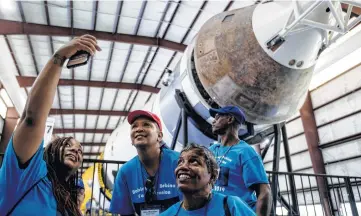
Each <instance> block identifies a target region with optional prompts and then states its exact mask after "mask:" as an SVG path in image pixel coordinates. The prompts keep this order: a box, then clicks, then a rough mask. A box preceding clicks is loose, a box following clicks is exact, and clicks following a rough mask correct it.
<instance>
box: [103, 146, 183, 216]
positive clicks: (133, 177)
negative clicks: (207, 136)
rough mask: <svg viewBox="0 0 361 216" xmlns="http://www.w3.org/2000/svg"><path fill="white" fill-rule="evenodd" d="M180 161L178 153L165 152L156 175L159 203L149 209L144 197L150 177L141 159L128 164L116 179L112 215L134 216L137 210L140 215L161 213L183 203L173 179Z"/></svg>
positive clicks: (132, 160)
mask: <svg viewBox="0 0 361 216" xmlns="http://www.w3.org/2000/svg"><path fill="white" fill-rule="evenodd" d="M178 158H179V153H178V152H175V151H173V150H170V149H167V148H162V155H161V160H160V166H159V169H158V172H157V174H156V175H155V186H154V188H155V191H156V194H157V196H156V201H153V202H152V203H151V205H147V206H146V204H145V198H144V196H145V193H146V188H145V181H146V179H147V178H148V177H149V175H148V173H147V172H146V170H145V168H144V167H143V165H142V164H141V162H140V160H139V157H138V156H136V157H134V158H133V159H131V160H130V161H128V162H127V163H125V164H124V165H123V166H122V167H121V168H120V171H119V172H118V174H117V177H116V179H115V184H114V190H113V195H112V200H111V204H110V212H112V213H118V214H121V215H123V214H124V215H128V214H134V210H135V211H136V212H137V213H138V214H139V215H140V212H141V209H145V208H148V209H149V208H155V209H158V210H160V212H161V211H164V210H166V209H167V208H169V207H170V206H171V205H173V204H174V203H177V202H178V201H179V200H180V199H181V194H180V192H179V190H178V188H177V185H176V178H175V175H174V170H175V168H176V167H177V162H178Z"/></svg>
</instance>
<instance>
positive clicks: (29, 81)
mask: <svg viewBox="0 0 361 216" xmlns="http://www.w3.org/2000/svg"><path fill="white" fill-rule="evenodd" d="M16 79H17V80H18V83H19V85H20V87H30V86H32V85H33V83H34V81H35V79H36V77H27V76H17V77H16ZM62 85H65V86H86V87H99V88H115V89H130V90H139V91H145V92H150V93H158V92H159V91H160V88H156V87H153V86H148V85H141V84H136V83H122V82H107V81H88V80H72V79H60V80H59V83H58V86H62Z"/></svg>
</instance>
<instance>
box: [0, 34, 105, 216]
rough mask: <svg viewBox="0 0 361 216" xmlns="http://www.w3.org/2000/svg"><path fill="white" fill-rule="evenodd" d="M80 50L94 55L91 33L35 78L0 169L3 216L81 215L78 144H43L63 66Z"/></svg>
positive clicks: (54, 58) (71, 44)
mask: <svg viewBox="0 0 361 216" xmlns="http://www.w3.org/2000/svg"><path fill="white" fill-rule="evenodd" d="M78 50H85V51H87V52H89V53H90V54H92V55H93V54H94V53H95V52H96V50H100V48H99V47H98V45H97V42H96V38H95V37H93V36H90V35H84V36H81V37H77V38H74V39H73V40H72V41H70V42H69V43H68V44H66V45H64V46H63V47H61V48H60V49H59V50H58V51H57V52H56V53H55V54H54V55H53V56H52V58H51V59H50V60H49V61H48V63H47V64H46V65H45V67H44V69H43V70H42V71H41V73H40V74H39V75H38V77H37V79H36V81H35V82H34V85H33V87H32V89H31V91H30V93H29V96H28V100H27V103H26V106H25V109H24V112H23V114H22V115H21V118H20V121H19V123H18V125H17V128H16V131H15V132H14V134H13V137H12V138H11V139H10V141H9V144H8V146H7V149H6V151H5V156H4V160H3V164H2V167H1V169H0V194H1V196H0V214H1V215H21V216H27V215H63V216H73V215H76V216H80V215H81V212H80V211H79V209H78V207H77V194H76V192H77V189H76V183H75V180H76V178H75V176H76V171H77V169H78V168H79V167H80V166H81V164H82V161H83V153H82V147H81V145H80V143H79V142H77V141H76V140H75V139H73V138H72V137H64V138H57V139H55V140H53V141H52V142H51V143H50V144H48V146H46V148H45V150H44V148H43V136H44V131H45V124H46V119H47V117H48V114H49V111H50V109H51V106H52V104H53V101H54V96H55V92H56V87H57V84H58V81H59V78H60V73H61V70H62V66H63V64H64V61H65V60H66V59H67V58H69V57H70V56H72V55H74V54H75V53H76V52H77V51H78Z"/></svg>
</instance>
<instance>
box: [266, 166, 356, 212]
mask: <svg viewBox="0 0 361 216" xmlns="http://www.w3.org/2000/svg"><path fill="white" fill-rule="evenodd" d="M267 174H268V177H269V179H270V180H271V179H272V175H277V192H276V197H277V199H276V200H273V201H274V202H273V209H274V207H276V211H275V212H274V211H273V212H272V214H273V215H310V216H311V215H315V216H316V215H317V216H319V215H336V216H340V215H353V216H358V215H359V214H358V212H361V193H360V192H361V177H353V176H336V175H317V174H307V173H289V172H267ZM292 179H293V180H292ZM290 180H291V181H290ZM271 184H272V182H271ZM322 187H325V188H326V190H325V191H324V192H322Z"/></svg>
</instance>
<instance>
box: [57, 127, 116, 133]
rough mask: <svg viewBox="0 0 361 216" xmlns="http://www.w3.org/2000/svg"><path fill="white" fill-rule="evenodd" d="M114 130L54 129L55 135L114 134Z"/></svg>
mask: <svg viewBox="0 0 361 216" xmlns="http://www.w3.org/2000/svg"><path fill="white" fill-rule="evenodd" d="M113 131H114V130H113V129H79V128H64V129H62V128H54V130H53V133H54V134H57V133H112V132H113Z"/></svg>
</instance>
